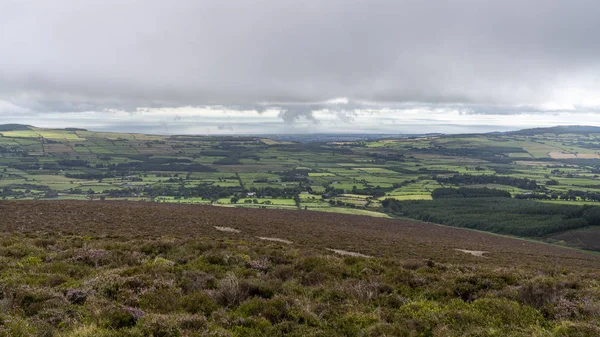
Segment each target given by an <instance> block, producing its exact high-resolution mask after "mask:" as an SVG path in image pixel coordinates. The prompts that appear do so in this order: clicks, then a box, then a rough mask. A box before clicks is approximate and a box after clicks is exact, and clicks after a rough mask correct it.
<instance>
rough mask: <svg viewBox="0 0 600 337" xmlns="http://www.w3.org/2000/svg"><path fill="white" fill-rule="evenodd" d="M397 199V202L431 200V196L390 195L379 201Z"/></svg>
mask: <svg viewBox="0 0 600 337" xmlns="http://www.w3.org/2000/svg"><path fill="white" fill-rule="evenodd" d="M388 198H389V199H396V200H431V199H432V198H431V194H406V195H388V196H385V197H381V198H379V200H385V199H388Z"/></svg>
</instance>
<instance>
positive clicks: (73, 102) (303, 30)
mask: <svg viewBox="0 0 600 337" xmlns="http://www.w3.org/2000/svg"><path fill="white" fill-rule="evenodd" d="M598 13H600V1H596V0H526V1H523V0H518V1H516V0H501V1H496V0H488V1H481V0H454V1H441V0H420V1H403V0H364V1H363V0H304V1H297V0H218V1H217V0H212V1H205V0H189V1H188V0H177V1H166V0H164V1H159V0H118V1H117V0H61V1H46V0H39V1H35V0H0V124H4V123H23V124H32V125H35V126H38V127H82V128H88V129H92V130H102V131H123V132H144V133H164V134H184V133H189V134H250V133H260V134H269V133H271V134H278V133H412V134H415V133H427V132H447V133H460V132H488V131H506V130H514V129H520V128H530V127H537V126H552V125H572V124H580V125H584V124H585V125H597V126H600V34H599V33H598V32H600V20H598V19H597V14H598Z"/></svg>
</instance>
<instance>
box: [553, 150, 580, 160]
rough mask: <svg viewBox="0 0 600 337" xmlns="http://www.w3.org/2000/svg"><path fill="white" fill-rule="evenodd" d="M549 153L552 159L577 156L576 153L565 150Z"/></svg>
mask: <svg viewBox="0 0 600 337" xmlns="http://www.w3.org/2000/svg"><path fill="white" fill-rule="evenodd" d="M548 155H549V156H550V158H552V159H574V158H577V155H576V154H574V153H565V152H550V153H548Z"/></svg>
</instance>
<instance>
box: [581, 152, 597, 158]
mask: <svg viewBox="0 0 600 337" xmlns="http://www.w3.org/2000/svg"><path fill="white" fill-rule="evenodd" d="M577 158H579V159H600V154H598V153H578V154H577Z"/></svg>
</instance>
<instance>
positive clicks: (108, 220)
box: [0, 201, 600, 337]
mask: <svg viewBox="0 0 600 337" xmlns="http://www.w3.org/2000/svg"><path fill="white" fill-rule="evenodd" d="M0 214H2V215H3V216H2V217H0V265H1V268H0V289H1V299H0V304H1V306H0V309H1V311H0V322H1V324H0V335H2V336H282V335H290V336H565V337H566V336H598V335H599V334H600V324H599V322H600V291H599V289H600V283H599V282H600V281H599V280H600V271H599V270H600V269H599V268H600V257H599V256H598V255H593V254H589V253H582V252H579V251H576V250H572V249H566V248H559V247H555V246H551V245H547V244H541V243H535V242H529V241H523V240H518V239H512V238H507V237H502V236H497V235H490V234H485V233H480V232H474V231H468V230H465V229H459V228H451V227H444V226H439V225H434V224H429V223H422V222H412V221H404V220H394V219H381V218H374V217H366V216H356V215H344V214H333V213H323V212H312V211H305V210H295V211H285V210H265V209H242V208H224V207H214V206H207V205H186V204H168V203H148V202H145V203H140V202H116V201H94V202H90V201H0ZM352 255H354V256H352Z"/></svg>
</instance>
